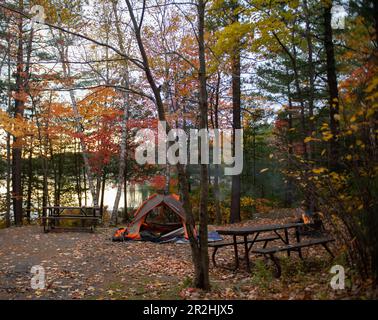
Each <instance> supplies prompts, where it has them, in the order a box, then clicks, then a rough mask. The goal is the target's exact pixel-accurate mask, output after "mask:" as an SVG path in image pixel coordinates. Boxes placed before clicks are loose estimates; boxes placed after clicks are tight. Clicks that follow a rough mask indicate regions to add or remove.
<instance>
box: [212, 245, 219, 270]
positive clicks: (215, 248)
mask: <svg viewBox="0 0 378 320" xmlns="http://www.w3.org/2000/svg"><path fill="white" fill-rule="evenodd" d="M217 251H218V247H214V251H213V254H212V255H211V259H212V260H213V265H214V267H216V266H217V264H216V262H215V255H216V253H217Z"/></svg>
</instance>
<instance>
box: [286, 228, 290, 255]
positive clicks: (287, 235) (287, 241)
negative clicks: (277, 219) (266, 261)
mask: <svg viewBox="0 0 378 320" xmlns="http://www.w3.org/2000/svg"><path fill="white" fill-rule="evenodd" d="M285 242H286V244H289V232H288V231H287V229H285ZM287 256H288V257H290V250H287Z"/></svg>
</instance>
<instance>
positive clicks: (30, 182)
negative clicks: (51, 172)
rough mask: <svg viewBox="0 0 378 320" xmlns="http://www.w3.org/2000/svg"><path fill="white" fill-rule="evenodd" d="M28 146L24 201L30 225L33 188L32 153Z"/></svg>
mask: <svg viewBox="0 0 378 320" xmlns="http://www.w3.org/2000/svg"><path fill="white" fill-rule="evenodd" d="M32 150H33V149H32V146H30V151H29V159H28V191H27V198H26V199H27V200H26V219H27V221H28V223H29V224H30V219H31V214H30V212H31V207H32V187H33V151H32Z"/></svg>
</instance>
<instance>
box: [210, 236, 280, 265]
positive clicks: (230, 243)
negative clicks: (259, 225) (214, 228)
mask: <svg viewBox="0 0 378 320" xmlns="http://www.w3.org/2000/svg"><path fill="white" fill-rule="evenodd" d="M277 239H279V237H278V236H276V235H274V236H267V237H263V238H257V239H248V240H247V243H255V242H264V246H263V248H265V247H266V246H267V244H268V242H269V241H274V240H277ZM236 244H245V241H244V240H238V241H236ZM233 245H235V243H234V241H228V240H222V241H214V242H210V243H209V244H208V246H209V247H211V248H214V251H213V253H212V255H211V259H212V261H213V264H214V266H216V265H217V264H216V262H215V255H216V253H217V251H218V249H219V248H222V247H227V246H233Z"/></svg>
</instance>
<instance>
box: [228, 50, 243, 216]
mask: <svg viewBox="0 0 378 320" xmlns="http://www.w3.org/2000/svg"><path fill="white" fill-rule="evenodd" d="M231 63H232V129H233V137H232V140H233V144H232V149H233V150H232V151H233V155H234V156H235V150H236V149H235V145H236V140H235V139H236V138H235V137H236V130H240V129H241V119H240V99H241V97H240V52H239V51H238V52H235V54H234V56H233V57H232V62H231ZM240 189H241V183H240V174H238V175H233V176H232V186H231V212H230V223H235V222H240V220H241V218H240Z"/></svg>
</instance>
